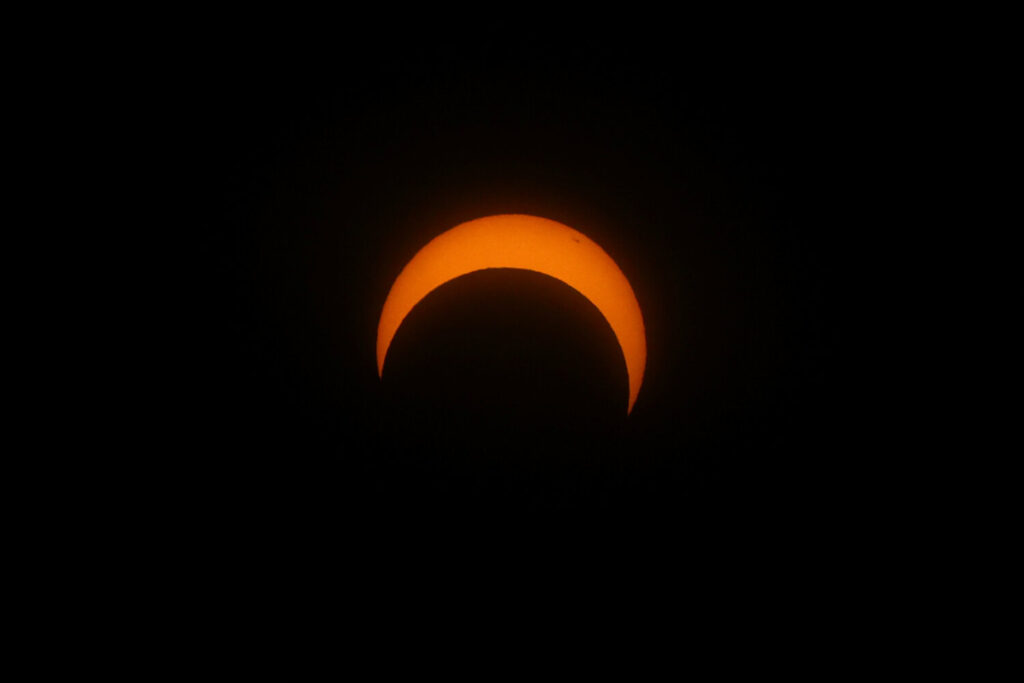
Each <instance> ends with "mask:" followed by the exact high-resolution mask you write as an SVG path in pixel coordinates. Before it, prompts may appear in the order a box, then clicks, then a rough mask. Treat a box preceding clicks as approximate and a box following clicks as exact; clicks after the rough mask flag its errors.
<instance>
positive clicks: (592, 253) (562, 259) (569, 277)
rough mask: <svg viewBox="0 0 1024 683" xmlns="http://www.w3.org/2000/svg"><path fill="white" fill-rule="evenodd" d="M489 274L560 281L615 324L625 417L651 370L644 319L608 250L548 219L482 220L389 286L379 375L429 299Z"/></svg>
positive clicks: (428, 249) (443, 240)
mask: <svg viewBox="0 0 1024 683" xmlns="http://www.w3.org/2000/svg"><path fill="white" fill-rule="evenodd" d="M487 268H516V269H521V270H532V271H535V272H538V273H543V274H544V275H549V276H551V277H553V278H556V279H558V280H561V281H562V282H564V283H565V284H567V285H569V286H570V287H572V288H573V289H575V290H576V291H578V292H580V293H581V294H582V295H583V296H585V297H586V298H587V299H589V300H590V302H591V303H593V304H594V305H595V306H596V307H597V309H598V310H599V311H600V312H601V315H603V316H604V318H605V320H607V321H608V323H609V324H610V325H611V328H612V331H613V332H614V333H615V337H616V339H617V340H618V342H619V346H620V347H621V349H622V354H623V357H624V359H625V361H626V373H627V375H628V376H629V403H628V405H627V408H626V413H627V414H630V413H632V412H633V405H634V404H635V403H636V399H637V396H639V394H640V385H641V384H642V383H643V378H644V369H645V366H646V364H647V338H646V333H645V330H644V320H643V315H642V314H641V312H640V304H639V303H638V302H637V300H636V295H635V294H634V293H633V288H632V287H630V285H629V281H628V280H627V279H626V276H625V275H623V273H622V271H621V270H620V269H619V267H618V265H616V263H615V261H613V260H612V258H611V257H610V256H608V254H606V253H605V251H604V250H603V249H602V248H601V247H599V246H598V245H597V244H596V243H595V242H593V241H592V240H591V239H590V238H588V237H587V236H586V235H584V234H583V233H581V232H578V231H576V230H573V229H572V228H570V227H569V226H567V225H563V224H561V223H558V222H556V221H553V220H549V219H547V218H540V217H538V216H527V215H523V214H503V215H498V216H487V217H484V218H477V219H476V220H472V221H469V222H466V223H462V224H460V225H457V226H455V227H454V228H452V229H450V230H448V231H446V232H444V233H442V234H440V235H438V236H437V237H435V238H434V239H433V240H431V241H430V242H428V243H427V244H426V245H425V246H424V247H423V248H422V249H420V250H419V252H417V253H416V255H415V256H413V258H412V260H411V261H409V263H408V264H406V266H405V268H403V269H402V272H401V273H399V275H398V277H397V278H396V279H395V282H394V284H392V285H391V291H390V292H388V296H387V299H386V300H385V301H384V309H383V310H382V311H381V315H380V323H379V325H378V326H377V374H378V376H379V377H381V378H383V376H384V360H385V358H386V357H387V353H388V347H389V346H390V345H391V340H392V339H393V338H394V336H395V333H396V332H397V331H398V328H399V326H400V325H401V324H402V321H403V320H405V317H406V316H407V315H408V314H409V311H411V310H412V309H413V307H414V306H416V304H417V303H419V302H420V301H421V300H422V299H423V297H425V296H426V295H427V294H429V293H430V292H432V291H433V290H435V289H437V288H438V287H440V286H441V285H443V284H444V283H446V282H448V281H450V280H453V279H455V278H457V277H459V276H461V275H466V274H467V273H472V272H474V271H478V270H485V269H487Z"/></svg>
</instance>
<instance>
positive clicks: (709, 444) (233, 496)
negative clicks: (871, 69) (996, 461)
mask: <svg viewBox="0 0 1024 683" xmlns="http://www.w3.org/2000/svg"><path fill="white" fill-rule="evenodd" d="M698 34H699V31H697V30H696V29H694V30H693V31H692V32H691V34H688V37H689V38H690V40H689V41H682V40H675V41H672V42H666V41H641V40H636V41H634V42H631V43H623V42H621V41H618V42H611V41H604V40H600V39H596V38H595V39H593V40H590V41H581V42H579V43H573V44H567V43H565V42H559V41H550V40H545V39H542V38H532V37H529V36H526V35H522V36H518V37H516V38H514V39H511V40H509V39H503V40H501V41H488V40H482V39H481V40H479V41H471V42H468V43H467V42H466V41H461V42H455V43H451V42H444V41H438V42H436V43H430V44H427V45H424V44H420V43H417V44H416V45H415V46H406V47H404V48H402V49H389V50H381V51H377V52H372V53H367V52H365V51H363V50H359V49H355V48H351V47H350V48H339V49H338V50H337V52H334V53H330V54H328V55H326V56H325V55H319V56H318V57H317V59H316V60H311V61H309V62H305V61H302V60H299V59H291V60H284V59H278V58H276V57H274V58H265V59H253V58H252V57H251V56H237V55H236V56H232V55H225V56H221V57H220V58H218V59H214V60H210V61H209V62H206V63H204V65H203V67H202V69H190V70H189V71H188V72H187V74H188V75H187V77H184V78H183V79H182V83H180V84H179V85H180V91H181V92H182V93H183V94H184V96H183V97H182V98H181V99H180V100H179V101H178V102H177V103H176V104H175V106H176V107H178V109H177V110H176V111H177V114H176V122H177V123H176V127H177V130H178V132H179V133H180V138H178V139H180V148H179V149H177V150H176V154H177V155H178V158H181V159H183V162H182V164H181V169H182V174H183V176H184V177H183V179H182V180H181V187H182V188H184V189H185V190H186V191H187V193H188V199H189V200H190V202H189V205H188V206H189V210H190V212H191V214H192V216H193V217H194V225H195V226H196V231H195V233H194V235H195V238H194V240H193V241H194V244H192V245H190V248H189V250H190V252H191V255H192V256H194V257H195V262H194V264H190V265H189V267H188V269H187V271H188V272H187V281H186V285H185V287H184V289H183V292H182V294H183V301H185V302H186V303H185V306H184V308H185V309H186V314H185V317H184V319H185V320H186V324H185V325H184V326H183V330H184V333H183V336H182V338H181V340H180V343H179V344H178V346H177V348H176V351H175V363H174V368H175V373H174V374H175V377H174V378H173V380H172V381H171V382H169V384H168V386H169V387H170V388H169V389H168V392H167V398H168V399H170V401H171V402H172V403H173V405H174V406H175V413H174V414H175V415H176V419H175V420H174V425H173V426H172V427H171V428H170V430H169V432H170V433H169V434H168V435H167V438H168V441H169V443H173V444H174V447H173V456H168V459H167V462H168V463H169V464H168V465H167V470H168V474H169V476H170V477H171V478H172V480H173V481H174V482H176V484H175V485H176V487H177V488H176V490H177V491H178V492H179V494H180V496H181V498H180V500H182V501H184V502H183V503H182V507H181V508H180V510H181V517H182V519H188V520H192V521H194V522H198V523H199V526H201V527H202V528H203V529H204V530H205V531H204V533H205V534H208V535H209V536H210V537H211V538H222V537H223V536H224V535H229V536H232V537H243V538H244V537H253V538H258V537H261V536H262V535H264V534H267V533H280V534H283V535H285V536H295V537H301V538H307V539H308V538H312V537H314V536H316V537H319V536H320V535H323V534H325V533H326V534H329V535H330V536H331V538H370V537H375V538H380V537H382V535H381V532H383V531H389V532H400V533H401V532H409V533H412V534H414V535H415V534H418V533H421V532H425V530H429V529H437V528H452V527H453V526H455V527H459V528H462V527H469V528H471V529H473V530H476V531H481V532H484V533H485V534H486V533H493V532H495V530H496V529H508V528H510V526H512V527H518V526H521V525H529V526H530V527H531V528H533V529H534V530H537V529H541V528H544V529H550V528H551V526H550V524H551V523H552V521H551V520H560V521H563V522H564V521H565V520H571V524H572V525H573V528H574V529H576V531H577V532H580V531H581V530H583V529H587V530H591V531H596V532H597V533H604V532H605V531H607V530H609V529H613V528H615V529H620V530H624V531H625V533H640V532H641V531H643V532H644V533H663V532H664V533H669V534H684V535H685V534H688V533H696V534H700V533H704V532H708V531H711V532H717V531H722V530H725V529H728V530H729V531H730V533H739V534H745V535H747V536H748V537H752V536H755V535H756V536H758V537H764V536H765V535H773V534H777V533H779V532H780V531H781V530H787V529H788V530H791V531H792V530H799V531H801V532H807V534H809V536H808V535H807V534H805V535H804V537H805V538H818V537H821V536H824V535H827V534H828V533H829V529H831V528H832V527H833V526H834V525H835V524H836V523H837V522H838V520H839V518H840V517H841V516H842V515H844V514H847V513H848V511H847V510H844V509H843V508H844V504H845V503H844V502H845V501H847V500H848V496H847V494H848V493H849V491H848V489H847V487H848V484H846V483H844V482H846V481H847V480H848V475H849V471H850V469H851V468H852V463H853V462H855V459H854V456H855V454H854V453H853V445H852V441H851V428H850V427H849V426H848V425H849V418H850V415H851V412H850V411H851V406H852V404H853V401H854V400H855V397H853V396H852V395H851V394H850V392H849V391H848V390H847V389H846V388H844V387H843V386H842V380H841V379H840V373H839V372H838V371H837V369H838V368H839V367H840V366H841V365H842V364H843V362H844V361H843V359H841V358H840V357H839V353H838V351H837V349H836V341H837V334H838V333H837V332H836V328H835V321H836V319H837V317H838V316H839V315H840V314H841V311H838V307H839V304H838V302H837V300H836V296H835V294H836V289H837V288H836V287H835V284H836V282H835V281H836V280H837V279H838V275H837V272H838V271H839V263H838V259H839V258H840V254H841V253H843V242H844V239H845V235H846V234H847V230H848V223H849V218H848V216H847V214H848V213H849V211H850V210H851V206H850V202H849V198H848V197H845V196H844V195H843V190H844V188H845V187H847V186H848V183H849V180H850V176H851V175H852V174H853V173H855V172H856V164H854V163H853V161H852V159H853V158H854V153H855V148H856V145H857V141H856V132H855V125H854V117H853V115H852V114H851V113H850V107H851V103H850V102H847V101H844V99H843V97H842V96H840V95H838V94H837V93H838V92H841V91H842V90H843V87H838V88H837V87H836V86H837V84H840V85H844V86H845V85H846V84H849V83H850V82H851V80H852V79H853V76H851V72H850V71H849V67H848V65H847V64H846V62H845V61H844V59H843V58H842V57H840V56H837V55H836V54H834V53H832V54H829V53H828V52H827V51H826V50H825V48H824V47H823V46H822V45H821V44H817V45H810V44H808V43H807V42H802V43H799V44H796V45H794V44H793V43H792V42H791V41H789V40H783V39H779V40H775V39H768V38H762V39H760V40H755V41H749V40H736V41H733V42H728V43H719V42H716V41H714V40H710V39H709V40H706V41H703V42H702V41H701V40H700V39H699V35H698ZM820 40H821V43H822V44H825V43H827V42H828V37H827V36H823V37H821V39H820ZM684 42H686V43H688V48H687V49H686V50H685V51H684V50H683V49H681V48H679V47H678V45H679V44H682V43H684ZM193 200H194V201H193ZM499 213H527V214H534V215H539V216H543V217H546V218H550V219H553V220H556V221H560V222H563V223H565V224H567V225H569V226H571V227H574V228H576V229H578V230H580V231H581V232H583V233H585V234H587V235H588V236H589V237H591V238H592V239H593V240H594V241H596V242H597V243H598V244H600V245H601V246H602V247H603V248H604V249H605V250H606V251H607V252H608V253H609V254H610V255H611V256H612V258H613V259H615V261H616V262H617V263H618V264H619V266H620V267H621V269H622V270H623V272H624V273H625V274H626V276H627V278H628V279H629V281H630V282H631V284H632V286H633V288H634V291H635V293H636V295H637V298H638V300H639V302H640V305H641V308H642V310H643V313H644V317H645V323H646V328H647V342H648V359H647V369H646V375H645V378H644V383H643V386H642V388H641V390H640V395H639V399H638V401H637V403H636V406H635V409H634V411H633V413H632V415H630V416H629V417H628V418H627V417H626V415H625V404H626V396H627V390H626V387H627V382H626V374H625V367H624V363H623V360H622V355H621V351H620V349H619V348H618V346H617V344H616V342H615V339H614V336H613V335H612V333H611V329H610V328H609V326H608V325H607V323H606V322H605V321H604V320H603V318H602V317H601V315H600V314H599V313H598V311H597V310H596V309H595V308H594V307H593V306H592V305H591V304H590V303H589V302H588V301H587V300H585V299H584V298H583V297H582V296H580V295H579V294H578V293H576V292H575V291H573V290H572V289H570V288H568V287H567V286H565V285H563V284H562V283H560V282H558V281H555V280H552V279H550V278H546V277H544V276H541V275H538V274H534V273H527V272H518V271H490V272H486V273H478V274H473V275H469V276H465V277H463V278H459V279H458V280H456V281H453V282H450V283H448V284H447V285H445V286H443V287H442V288H440V289H439V290H437V291H435V292H434V293H432V294H431V295H429V296H428V297H427V298H426V299H425V300H424V301H423V302H421V304H420V305H419V306H417V308H416V309H415V310H414V311H413V313H412V314H410V316H409V317H408V318H407V319H406V321H405V322H404V323H403V325H402V327H401V328H400V330H399V332H398V334H397V336H396V337H395V340H394V342H393V344H392V346H391V349H390V352H389V355H388V359H387V364H386V366H385V371H384V376H383V380H381V379H379V378H378V377H377V372H376V365H375V356H374V352H375V351H374V350H375V335H376V325H377V318H378V316H379V314H380V310H381V307H382V305H383V302H384V299H385V297H386V295H387V292H388V289H389V287H390V285H391V283H392V281H393V280H394V278H395V277H396V276H397V274H398V273H399V271H400V270H401V268H402V267H403V266H404V265H405V263H406V262H407V261H408V260H409V259H410V258H411V257H412V256H413V255H414V254H415V253H416V251H417V250H418V249H419V248H420V247H421V246H423V245H424V244H425V243H426V242H428V241H429V240H430V239H431V238H433V237H434V236H436V235H437V234H439V233H441V232H443V231H444V230H446V229H448V228H450V227H453V226H455V225H456V224H458V223H460V222H463V221H466V220H471V219H473V218H478V217H481V216H486V215H492V214H499ZM188 234H190V235H191V234H193V233H192V232H191V231H189V233H188ZM840 501H844V502H840ZM275 529H276V530H277V531H275V532H272V530H275ZM217 530H219V531H217ZM747 532H750V533H747ZM672 537H673V538H679V537H680V536H678V535H675V536H672Z"/></svg>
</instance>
